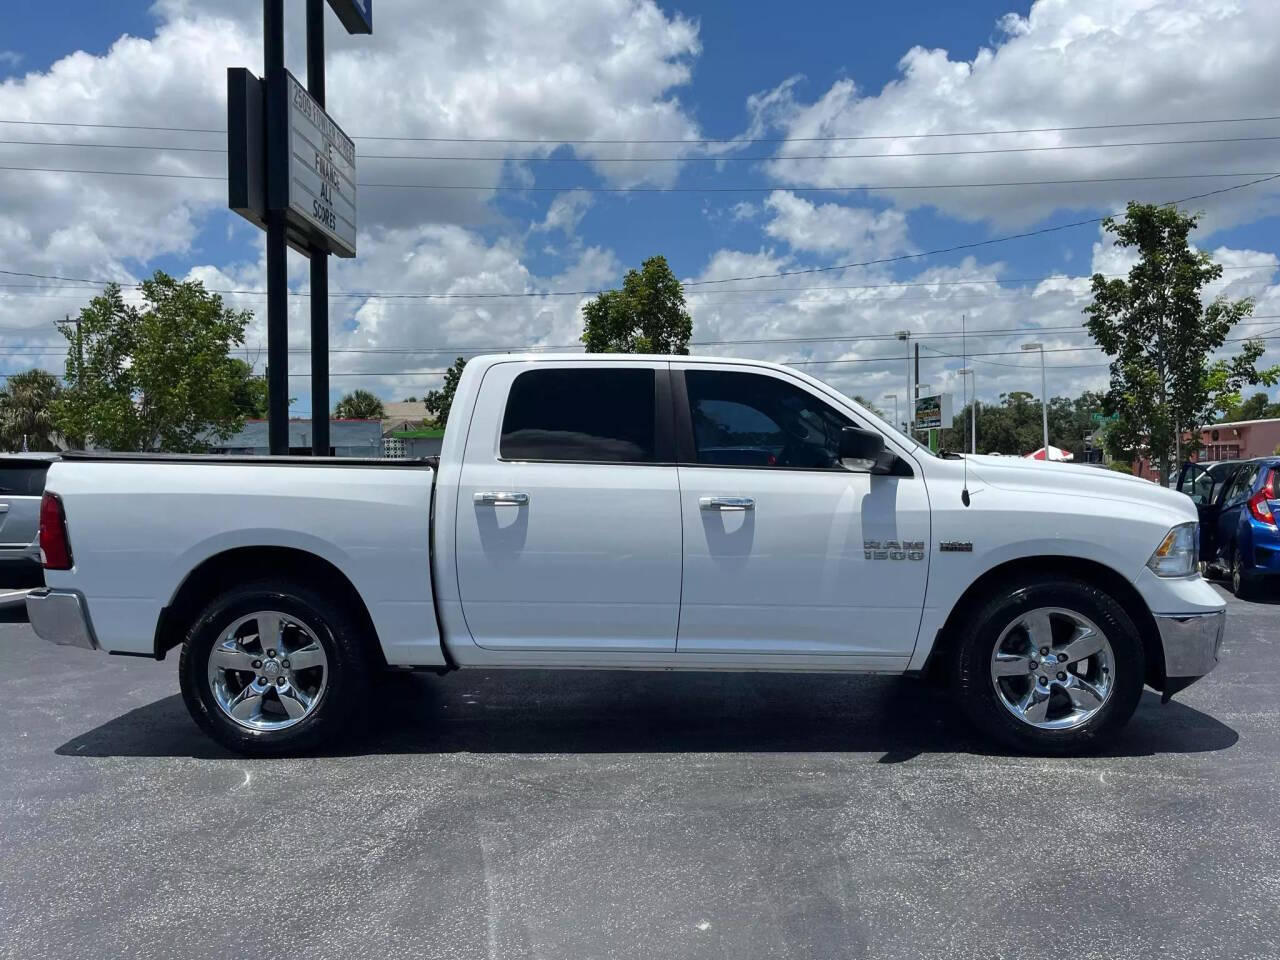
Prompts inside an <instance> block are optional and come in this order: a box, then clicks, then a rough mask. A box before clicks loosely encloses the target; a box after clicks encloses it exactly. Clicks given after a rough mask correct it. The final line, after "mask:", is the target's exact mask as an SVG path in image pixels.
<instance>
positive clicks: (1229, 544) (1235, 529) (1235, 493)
mask: <svg viewBox="0 0 1280 960" xmlns="http://www.w3.org/2000/svg"><path fill="white" fill-rule="evenodd" d="M1259 469H1261V468H1260V465H1259V464H1257V463H1242V464H1240V466H1239V468H1238V469H1237V470H1236V471H1235V473H1234V474H1233V475H1232V477H1231V480H1230V481H1228V483H1227V486H1226V489H1225V491H1224V492H1223V495H1222V502H1221V506H1220V507H1219V513H1218V517H1217V520H1216V523H1215V527H1216V530H1215V535H1214V539H1215V542H1214V544H1213V551H1214V556H1215V557H1216V558H1217V561H1218V563H1219V565H1220V566H1222V568H1223V569H1224V570H1230V569H1231V563H1232V560H1233V559H1234V556H1233V551H1234V550H1235V546H1236V537H1237V535H1238V533H1239V526H1240V516H1241V513H1242V511H1243V510H1244V509H1245V503H1246V502H1247V501H1248V499H1249V493H1250V491H1252V490H1253V483H1254V481H1255V480H1256V479H1257V478H1258V471H1259Z"/></svg>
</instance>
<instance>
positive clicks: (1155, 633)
mask: <svg viewBox="0 0 1280 960" xmlns="http://www.w3.org/2000/svg"><path fill="white" fill-rule="evenodd" d="M1035 576H1068V577H1073V578H1075V579H1079V580H1083V581H1085V582H1086V583H1090V584H1093V585H1094V586H1096V587H1098V588H1099V589H1101V590H1105V591H1106V592H1107V593H1108V594H1109V595H1110V596H1111V597H1112V598H1113V599H1114V600H1115V601H1116V602H1117V603H1119V604H1120V606H1121V607H1123V608H1124V611H1125V613H1127V614H1128V615H1129V619H1130V620H1132V621H1133V624H1134V626H1135V627H1137V629H1138V635H1139V637H1140V638H1141V639H1142V649H1143V654H1144V657H1145V660H1146V672H1147V675H1146V678H1145V679H1146V683H1147V684H1148V685H1149V686H1151V687H1153V688H1155V689H1156V690H1163V689H1164V678H1165V667H1164V647H1163V645H1162V644H1161V642H1160V631H1159V628H1158V627H1157V626H1156V621H1155V617H1153V616H1152V615H1151V611H1150V609H1148V607H1147V604H1146V601H1144V600H1143V599H1142V595H1141V594H1140V593H1138V590H1137V588H1136V587H1134V585H1133V584H1132V583H1130V582H1129V580H1128V579H1126V578H1125V577H1124V575H1123V574H1121V573H1119V572H1117V571H1116V570H1115V569H1113V568H1112V567H1108V566H1107V565H1106V564H1103V563H1099V562H1097V561H1096V560H1088V559H1085V558H1083V557H1070V556H1036V557H1019V558H1017V559H1015V560H1007V561H1005V562H1004V563H1001V564H998V565H997V566H994V567H992V568H991V569H990V570H987V571H986V572H985V573H983V574H982V576H980V577H978V578H977V579H976V580H974V581H973V583H971V584H970V585H969V587H968V588H967V589H966V590H965V591H964V593H963V594H961V595H960V598H959V599H958V600H957V601H956V603H955V605H954V606H953V607H952V608H951V612H950V613H949V614H948V615H947V619H946V621H945V622H944V623H943V625H942V629H941V630H939V631H938V635H937V639H936V641H935V643H934V646H933V650H932V651H931V652H930V654H929V660H928V663H927V664H926V666H925V668H924V674H925V676H926V677H928V678H930V679H931V680H935V681H938V680H941V678H942V674H943V670H944V667H945V664H946V663H947V662H948V661H949V660H950V658H951V656H952V654H953V653H954V651H955V649H956V644H957V643H958V641H959V636H960V625H961V624H963V623H964V622H965V621H966V619H967V618H968V617H969V616H970V614H971V613H972V612H973V611H974V610H976V608H977V607H978V606H979V605H980V604H982V603H983V602H984V601H985V600H986V599H987V598H988V597H990V596H991V595H992V594H993V593H994V592H995V591H996V590H998V589H1000V587H1001V586H1003V585H1006V584H1007V583H1008V582H1009V581H1010V580H1011V579H1013V578H1017V579H1018V580H1025V579H1027V578H1028V577H1035Z"/></svg>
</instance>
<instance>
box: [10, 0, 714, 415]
mask: <svg viewBox="0 0 1280 960" xmlns="http://www.w3.org/2000/svg"><path fill="white" fill-rule="evenodd" d="M261 11H262V5H261V3H260V2H257V0H201V2H199V3H195V2H189V0H160V2H158V3H156V4H155V6H154V8H153V13H154V15H155V16H156V18H157V24H158V25H157V28H156V31H155V34H154V36H152V37H150V38H140V37H128V36H126V37H122V38H121V39H120V40H118V41H117V42H116V43H115V44H113V45H112V46H111V48H110V49H109V50H108V51H107V52H106V53H105V54H103V55H101V56H94V55H91V54H88V53H83V52H79V53H73V54H70V55H68V56H66V57H64V58H63V59H61V60H59V61H57V62H56V63H54V64H53V65H52V66H51V67H50V68H49V69H48V70H46V71H41V72H32V73H28V74H26V75H25V76H21V77H12V78H10V79H8V80H6V81H4V82H3V83H0V116H3V117H5V118H10V119H30V120H42V119H56V120H74V121H79V122H84V123H97V124H145V125H156V124H158V125H171V126H179V127H188V128H208V129H213V130H217V129H220V128H222V127H223V125H224V124H225V86H226V68H227V67H228V66H248V67H250V68H251V69H253V70H254V71H255V72H260V71H261V63H262V46H261ZM378 18H379V26H380V27H381V28H382V29H379V30H377V31H376V32H375V34H374V35H373V36H371V37H347V36H345V35H344V34H342V32H341V31H340V30H339V29H338V28H337V25H336V22H335V21H333V20H332V18H330V22H329V27H330V29H329V57H328V89H329V108H330V110H331V112H332V113H333V115H334V116H335V117H336V118H337V119H338V120H339V122H341V123H342V125H343V126H344V127H345V128H346V129H347V130H348V132H350V133H353V134H376V135H391V136H414V137H434V138H460V137H468V138H477V139H480V140H486V139H492V138H518V139H531V140H542V139H544V138H556V137H562V138H571V139H593V140H608V139H635V138H640V137H657V138H670V139H689V138H696V137H697V136H698V135H699V131H698V128H697V125H696V123H695V122H694V121H693V120H692V119H691V117H690V115H689V114H688V112H687V111H686V109H685V107H684V105H683V104H682V103H681V102H680V100H679V98H678V96H677V95H676V93H675V91H676V90H677V89H678V88H679V87H681V86H682V85H684V84H686V83H687V82H688V81H689V78H690V64H691V62H692V60H693V58H694V57H696V56H697V54H698V51H699V40H698V30H697V25H696V24H695V23H694V22H693V21H691V20H688V19H686V18H683V17H681V16H679V15H667V14H664V13H663V12H662V11H661V10H660V9H659V8H658V6H657V5H656V4H655V3H654V2H652V0H590V2H582V3H575V4H571V5H569V6H565V5H564V4H559V3H552V2H550V0H490V2H485V3H479V2H477V3H467V4H443V5H440V4H436V5H425V4H421V3H418V2H415V0H379V5H378ZM288 23H289V28H290V33H289V35H288V37H287V38H286V53H287V54H288V61H289V65H290V66H291V68H292V69H293V70H294V72H295V73H296V74H298V75H303V74H304V73H305V67H304V64H303V60H302V55H303V50H304V48H305V47H304V43H303V38H302V34H301V29H302V18H301V16H293V10H292V6H291V7H290V16H289V20H288ZM108 94H109V95H108ZM14 129H15V130H21V131H22V134H21V138H22V139H31V140H46V141H48V140H71V141H75V142H77V143H85V144H92V145H95V146H89V147H49V146H42V147H35V146H31V147H10V148H6V151H7V152H6V154H5V156H6V164H8V165H12V166H33V167H35V166H39V167H68V168H82V169H99V170H118V171H122V172H128V173H141V174H186V175H192V176H221V175H222V174H223V172H224V168H225V159H224V157H223V156H222V150H223V149H224V144H225V138H224V137H223V136H222V135H217V134H214V135H203V134H195V133H176V132H165V131H140V130H110V129H100V128H99V129H92V128H64V127H40V126H32V127H15V128H14ZM15 139H16V138H15ZM111 143H145V144H156V145H161V144H169V145H174V146H196V147H209V148H210V149H211V150H212V151H213V152H210V153H200V152H173V153H162V152H151V151H137V150H121V149H117V148H111V147H105V146H102V145H103V144H111ZM557 145H558V144H557V143H556V142H550V141H548V142H546V143H532V144H511V143H506V144H503V143H458V142H418V143H408V142H400V143H391V142H385V141H370V140H362V141H359V152H360V156H361V157H362V159H361V160H360V163H359V170H360V174H359V176H360V179H361V180H362V181H364V182H370V181H372V182H382V183H401V184H405V183H417V184H465V185H470V186H476V187H479V188H481V189H477V190H459V191H453V190H427V189H417V190H409V189H401V190H391V189H378V188H364V189H362V190H361V191H360V226H361V234H360V241H359V246H360V254H361V256H360V259H359V260H358V261H357V262H356V263H355V264H345V263H343V264H337V265H335V266H334V268H333V277H334V280H333V289H335V290H340V289H353V288H357V289H369V288H373V289H383V290H385V289H401V290H403V289H406V287H407V288H408V289H409V290H430V291H441V290H450V289H456V288H458V287H459V286H460V285H462V286H465V285H466V284H468V283H469V284H471V286H472V289H481V290H493V289H497V290H505V289H510V288H512V286H513V285H514V288H515V289H524V288H525V286H526V285H528V286H529V287H530V288H532V286H533V285H535V284H543V283H546V284H551V283H560V282H574V281H575V280H576V281H577V282H580V283H587V282H588V281H589V282H590V283H592V284H595V285H597V286H598V285H600V284H601V283H603V282H604V281H605V280H606V279H612V278H611V277H606V276H605V275H604V274H603V273H602V272H601V271H602V270H604V268H605V267H606V266H607V267H608V268H609V269H610V270H614V269H616V264H615V263H614V262H613V260H612V255H611V254H609V253H607V252H605V251H601V250H599V249H596V248H590V247H589V248H586V249H579V248H578V246H576V245H575V246H574V248H573V250H572V251H571V257H570V265H569V266H568V267H567V268H566V270H567V272H566V274H565V275H564V276H562V277H549V278H533V277H531V276H528V275H527V271H526V268H525V267H524V266H523V260H524V250H523V249H522V247H521V244H520V242H519V241H518V240H510V239H508V240H501V239H500V240H488V239H484V238H482V237H481V235H480V234H479V233H477V232H475V231H474V230H473V229H470V228H474V227H477V226H481V225H484V226H487V227H493V226H495V225H497V226H499V227H501V228H502V231H503V232H505V233H515V234H516V235H518V234H519V233H521V232H523V231H522V230H514V231H513V230H511V229H510V227H511V225H510V224H509V223H508V222H507V221H506V220H505V219H504V218H503V217H502V216H501V215H500V214H499V213H497V212H496V210H495V208H494V205H493V203H492V201H493V199H494V193H493V191H492V188H493V187H495V186H498V185H499V184H502V183H504V182H512V181H509V180H506V179H505V178H507V177H519V176H520V170H519V166H520V165H519V164H513V163H511V162H509V161H508V159H507V158H509V157H519V156H530V157H538V156H545V155H546V154H548V153H550V152H551V151H552V150H553V149H556V147H557ZM561 149H562V150H563V149H566V148H563V147H562V148H561ZM573 149H574V150H575V153H576V155H578V156H583V157H586V158H587V159H589V160H594V159H596V158H603V157H606V156H622V157H628V156H634V155H636V154H633V153H629V152H628V151H631V150H632V149H633V148H630V147H625V146H622V147H614V146H610V145H605V144H596V145H580V146H578V147H575V148H573ZM663 152H664V153H667V154H669V153H670V152H671V151H670V150H669V149H666V148H664V151H663ZM375 154H395V155H397V156H399V157H403V158H404V159H398V160H394V161H386V160H375V159H373V155H375ZM406 155H413V156H421V157H439V156H444V157H487V158H490V159H483V160H473V159H467V160H463V159H458V160H452V161H448V162H439V161H435V160H420V159H408V158H407V156H406ZM537 169H538V167H537V165H536V164H528V165H527V170H537ZM589 169H594V170H595V171H596V172H597V173H598V174H599V175H600V176H602V177H604V178H606V180H607V181H608V182H611V183H615V184H624V185H625V184H634V183H639V182H647V183H654V184H662V183H668V182H671V180H672V179H673V178H674V177H675V176H676V175H677V173H678V169H679V165H677V164H640V163H619V164H604V163H601V164H595V165H593V166H592V167H590V168H589ZM586 196H587V195H585V194H579V193H569V194H566V195H562V196H561V197H559V198H557V201H556V202H555V203H553V205H552V210H551V211H550V212H549V213H548V216H547V219H546V220H545V221H544V223H543V226H544V228H545V229H546V230H547V231H550V230H558V231H563V232H565V233H569V232H571V231H572V230H573V229H574V227H575V226H576V222H577V220H578V219H579V218H580V217H581V215H582V213H583V211H584V210H585V208H586ZM225 205H226V186H225V184H224V183H223V182H221V181H220V180H198V179H167V178H164V177H153V176H146V177H143V176H116V177H110V176H88V175H76V174H67V173H48V172H15V171H0V265H3V266H4V267H5V268H7V269H10V270H17V271H25V272H29V273H39V274H51V275H59V276H71V277H92V278H103V279H115V280H122V281H129V280H135V279H138V277H139V276H140V275H143V274H146V273H148V272H150V264H149V261H152V260H154V258H157V257H161V256H166V255H168V256H176V257H177V258H178V259H179V260H180V261H185V262H187V263H191V264H194V265H195V266H193V267H192V271H193V273H194V274H197V275H203V276H209V277H210V278H211V280H210V282H211V283H212V281H213V280H214V279H218V280H220V281H225V282H221V283H220V284H219V285H220V286H221V287H224V288H245V289H248V288H253V287H258V286H260V285H261V283H262V267H261V260H260V257H261V250H262V242H261V238H260V236H259V235H258V234H257V231H256V230H255V229H254V228H251V227H249V226H247V225H238V226H234V227H232V228H231V231H230V234H229V237H230V238H231V240H232V246H233V248H242V245H244V244H246V243H248V244H249V245H250V250H251V254H249V255H248V256H246V255H245V254H243V253H237V254H235V255H234V256H235V258H236V260H237V261H238V262H237V263H234V264H227V263H226V262H225V261H226V260H227V259H228V257H227V256H226V255H225V254H223V253H221V252H219V251H217V250H213V249H203V248H202V247H201V246H200V244H201V243H202V240H201V236H202V234H201V231H202V229H203V228H205V227H206V226H207V225H209V224H210V223H216V222H218V218H225V217H226V216H227V215H226V214H225V213H223V211H224V210H225ZM237 223H238V221H237ZM491 232H493V231H491ZM216 233H218V234H220V233H222V231H216ZM214 239H216V241H217V242H218V246H219V247H221V246H222V245H223V244H224V243H225V242H226V241H225V240H224V239H223V238H222V237H216V238H214ZM424 258H425V260H430V261H432V267H431V269H427V267H426V266H424ZM290 263H291V268H290V271H291V280H292V281H293V282H294V283H296V284H297V285H298V286H299V287H300V288H302V289H305V269H304V265H303V261H302V260H301V259H300V258H297V257H295V256H293V255H291V256H290ZM522 271H524V272H525V274H526V275H524V276H522ZM0 279H3V281H4V282H9V281H13V282H15V283H16V282H25V283H34V282H36V281H34V280H19V279H18V278H12V277H9V278H0ZM90 289H92V288H90ZM33 293H36V294H38V296H32V294H33ZM86 299H87V296H86V295H85V294H78V293H72V292H69V291H66V290H61V289H60V290H52V289H48V290H42V291H32V290H30V289H21V288H14V287H0V328H9V330H8V332H7V334H6V336H5V337H4V340H3V346H4V347H5V348H12V347H18V346H22V347H29V348H31V349H35V348H51V349H57V350H59V351H60V350H61V349H62V344H61V338H59V337H58V336H57V334H56V331H55V330H54V328H53V322H52V321H54V320H58V319H61V318H62V316H63V315H64V313H66V312H75V311H76V310H77V309H78V308H79V307H80V306H81V305H83V303H84V302H85V300H86ZM242 302H243V305H245V306H248V307H252V308H253V309H255V310H256V311H258V312H259V314H261V313H262V309H263V301H262V300H261V298H252V297H251V298H242ZM302 304H305V301H304V300H301V299H299V300H298V301H297V302H296V303H295V304H294V312H295V317H294V322H293V327H294V329H293V331H292V333H293V336H292V338H291V339H292V342H293V343H295V344H299V343H305V342H306V330H307V324H306V322H305V318H304V313H305V311H303V312H299V311H301V310H302V306H301V305H302ZM481 304H483V305H481ZM347 306H349V303H347V302H345V301H336V300H335V305H334V310H333V313H334V316H335V327H336V326H337V325H338V324H339V322H340V320H341V317H342V312H343V309H344V308H345V307H347ZM575 307H576V304H574V303H573V301H572V300H571V298H559V299H555V300H554V301H553V300H549V299H547V300H543V299H532V300H530V301H529V302H527V303H526V302H523V301H518V302H517V303H508V302H507V301H491V302H485V301H478V302H476V303H474V304H471V305H465V304H464V303H453V302H451V301H440V302H434V301H403V302H395V303H390V302H388V303H374V304H368V305H365V306H363V307H362V308H361V310H360V314H359V316H360V320H361V325H360V327H359V329H358V331H357V334H358V335H357V336H355V337H354V339H355V340H357V341H361V340H363V341H367V340H369V339H370V338H375V337H376V339H377V340H378V342H380V343H384V344H385V343H393V342H404V343H407V344H421V343H423V342H424V341H423V337H424V336H426V337H428V338H431V340H430V342H432V343H436V344H440V343H442V342H447V343H462V342H476V341H480V342H484V341H489V340H494V339H495V338H496V339H497V340H498V342H506V343H520V342H528V341H530V340H534V339H537V338H539V337H540V336H542V335H543V333H544V332H548V331H554V332H555V333H556V335H558V336H561V337H563V336H568V335H570V334H572V336H570V340H573V339H576V337H577V333H578V332H579V331H575V330H572V329H571V327H572V326H573V324H572V323H570V322H569V321H568V319H567V318H568V317H569V316H570V315H571V314H572V312H573V310H574V309H575ZM258 323H259V325H260V324H261V317H259V320H258ZM15 328H21V330H22V331H23V332H15ZM28 330H29V331H30V332H29V333H27V332H26V331H28ZM424 331H425V333H424ZM462 333H466V334H467V337H466V338H465V340H464V339H460V336H461V334H462ZM335 345H336V343H335ZM10 353H11V355H12V351H11V350H10ZM11 362H12V361H11ZM344 362H345V361H344ZM338 363H339V361H337V360H335V369H336V368H337V366H338ZM44 365H46V366H49V367H51V368H53V369H58V367H59V366H60V361H59V360H58V358H57V355H56V354H55V355H53V356H51V357H48V358H44ZM405 366H406V361H405V360H404V359H403V358H400V359H399V360H398V361H397V362H395V363H392V364H390V368H395V369H401V368H404V367H405ZM357 368H360V367H357ZM363 368H365V369H386V368H388V364H387V363H372V362H366V363H365V364H364V367H363ZM344 383H348V381H343V380H335V384H344ZM304 386H305V384H304ZM293 392H294V394H295V395H299V396H302V397H305V396H306V390H305V389H304V390H301V391H299V390H298V389H296V388H295V390H294V391H293Z"/></svg>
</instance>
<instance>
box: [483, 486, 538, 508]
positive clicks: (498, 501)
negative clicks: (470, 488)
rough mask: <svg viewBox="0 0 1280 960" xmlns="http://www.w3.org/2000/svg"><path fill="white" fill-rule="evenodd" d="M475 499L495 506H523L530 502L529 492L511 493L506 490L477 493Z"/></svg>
mask: <svg viewBox="0 0 1280 960" xmlns="http://www.w3.org/2000/svg"><path fill="white" fill-rule="evenodd" d="M474 499H475V502H476V503H487V504H491V505H492V506H495V507H523V506H525V505H527V504H528V503H529V495H528V494H527V493H511V492H510V491H506V490H487V491H485V492H484V493H477V494H476V495H475V497H474Z"/></svg>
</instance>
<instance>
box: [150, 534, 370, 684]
mask: <svg viewBox="0 0 1280 960" xmlns="http://www.w3.org/2000/svg"><path fill="white" fill-rule="evenodd" d="M285 571H287V573H286V572H285ZM268 577H285V578H295V579H298V580H301V581H303V582H306V583H309V584H313V585H317V586H319V587H321V589H323V590H325V591H326V593H329V594H330V595H332V596H335V597H338V598H340V599H341V600H342V602H343V603H344V604H345V605H346V606H347V607H348V608H349V609H350V610H351V611H352V612H353V614H354V615H355V616H356V617H357V618H358V619H359V620H360V621H361V624H362V625H363V627H364V628H365V631H366V637H367V645H368V647H369V649H370V652H371V653H372V654H373V656H375V657H376V658H377V661H378V662H379V663H380V664H382V665H383V666H385V664H386V661H385V658H384V657H383V653H382V645H381V644H380V643H379V642H378V633H377V629H376V628H375V627H374V624H373V618H372V617H371V616H370V615H369V608H368V607H367V606H366V605H365V602H364V599H363V598H362V597H361V596H360V592H359V591H358V590H356V588H355V586H354V584H352V582H351V581H350V580H349V579H348V578H347V575H346V574H344V573H343V572H342V571H341V570H340V569H338V567H336V566H335V565H334V564H333V563H332V562H331V561H329V560H326V559H325V558H324V557H321V556H318V555H316V554H314V553H311V552H309V551H307V550H301V549H298V548H297V547H279V546H243V547H233V548H231V549H228V550H223V551H221V552H220V553H215V554H213V555H212V556H210V557H207V558H206V559H205V560H203V561H201V562H200V563H199V564H197V565H196V566H195V567H194V568H193V569H192V570H191V571H190V572H189V573H188V574H187V575H186V577H185V578H184V579H183V581H182V583H181V584H180V585H179V586H178V589H177V590H176V591H175V592H174V595H173V598H172V599H171V600H170V601H169V603H168V605H166V606H165V607H164V608H163V609H161V611H160V616H159V618H158V619H157V620H156V631H155V638H154V645H155V658H156V659H157V660H163V659H164V657H165V654H166V653H168V651H170V650H172V649H173V648H174V647H176V646H178V645H179V644H180V643H182V640H183V637H184V635H185V633H186V630H187V628H188V627H189V626H190V625H191V623H192V621H193V620H194V619H195V617H196V614H198V613H199V612H200V611H201V610H202V609H204V607H205V605H206V604H208V603H209V601H211V600H212V599H213V598H214V597H216V596H217V595H218V594H219V593H220V592H221V591H222V590H224V589H225V588H226V587H227V586H228V585H231V584H235V583H246V582H249V581H252V580H260V579H266V578H268Z"/></svg>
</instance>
